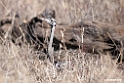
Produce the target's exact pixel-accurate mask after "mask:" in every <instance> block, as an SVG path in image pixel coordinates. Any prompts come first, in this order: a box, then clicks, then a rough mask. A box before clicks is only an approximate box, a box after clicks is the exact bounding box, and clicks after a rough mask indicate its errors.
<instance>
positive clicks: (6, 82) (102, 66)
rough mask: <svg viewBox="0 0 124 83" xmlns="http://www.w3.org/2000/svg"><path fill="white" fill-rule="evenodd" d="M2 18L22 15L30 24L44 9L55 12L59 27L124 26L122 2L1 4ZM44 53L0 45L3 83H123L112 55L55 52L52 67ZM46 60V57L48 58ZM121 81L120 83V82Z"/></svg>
mask: <svg viewBox="0 0 124 83" xmlns="http://www.w3.org/2000/svg"><path fill="white" fill-rule="evenodd" d="M0 4H1V5H0V10H1V11H2V12H0V18H4V17H6V16H10V17H12V16H13V14H14V13H18V14H19V15H20V21H24V20H29V19H30V18H32V17H33V16H36V15H38V14H39V13H41V12H42V11H43V10H44V9H45V7H50V8H53V9H55V10H56V15H57V17H56V19H57V22H58V23H61V22H62V23H67V24H71V23H75V22H79V21H81V20H84V19H85V20H97V21H101V22H107V23H112V24H124V1H123V0H109V1H108V0H0ZM44 56H45V54H44V53H42V52H41V51H34V50H33V49H32V48H31V46H28V45H22V46H21V47H20V46H16V45H15V44H13V43H11V42H10V41H6V42H5V43H4V44H3V43H2V44H0V83H58V82H59V83H123V81H124V76H123V75H124V71H123V70H122V69H118V64H116V61H115V60H112V59H111V57H110V56H109V55H102V54H101V55H91V54H86V55H85V57H84V58H83V55H82V54H81V52H80V50H67V51H64V50H59V51H57V52H55V60H57V62H56V64H52V63H51V62H49V60H48V59H46V58H44V60H42V59H41V57H44ZM45 57H46V56H45ZM120 81H121V82H120Z"/></svg>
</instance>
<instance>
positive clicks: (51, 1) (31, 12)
mask: <svg viewBox="0 0 124 83" xmlns="http://www.w3.org/2000/svg"><path fill="white" fill-rule="evenodd" d="M45 8H51V9H54V10H55V11H56V20H57V22H58V23H67V24H71V23H75V22H79V21H82V20H96V21H100V22H106V23H112V24H124V0H0V11H1V12H0V19H1V18H3V17H6V16H12V15H13V13H15V12H16V13H18V14H19V15H20V18H21V19H22V20H30V19H31V18H32V17H34V16H36V15H38V14H40V13H42V11H43V10H44V9H45Z"/></svg>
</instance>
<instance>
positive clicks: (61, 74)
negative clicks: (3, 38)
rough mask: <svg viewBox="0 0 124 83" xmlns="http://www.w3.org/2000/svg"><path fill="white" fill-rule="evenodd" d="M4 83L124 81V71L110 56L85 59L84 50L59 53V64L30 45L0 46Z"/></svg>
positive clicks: (1, 81)
mask: <svg viewBox="0 0 124 83" xmlns="http://www.w3.org/2000/svg"><path fill="white" fill-rule="evenodd" d="M0 51H1V52H0V53H1V54H0V57H1V58H0V59H1V60H0V65H1V66H0V78H1V79H0V83H58V82H59V83H82V82H85V83H107V81H106V79H117V81H115V83H119V82H120V81H123V80H124V76H123V74H124V71H123V70H121V69H118V65H117V64H116V61H114V60H112V59H111V57H110V56H109V55H101V56H100V55H91V54H86V55H85V57H84V58H83V56H82V55H81V53H80V50H68V51H64V50H59V51H57V52H55V57H56V61H57V62H56V64H52V63H51V62H49V60H48V59H44V60H42V59H41V58H39V57H42V56H44V54H43V53H42V52H40V51H33V50H32V48H30V46H29V47H28V46H26V45H23V46H22V47H19V46H15V45H14V44H13V43H11V42H8V43H7V44H4V45H0ZM108 83H113V81H108Z"/></svg>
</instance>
